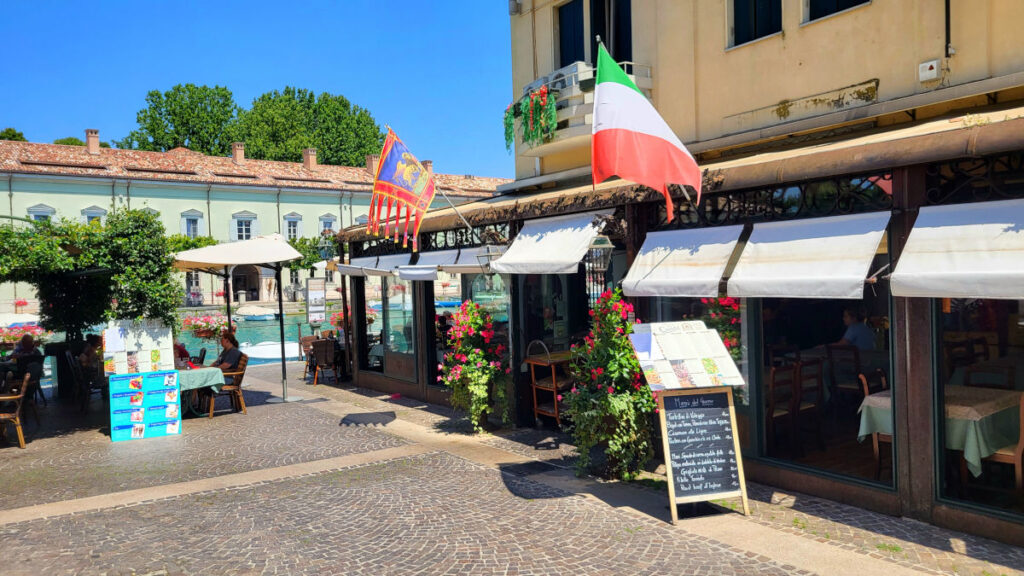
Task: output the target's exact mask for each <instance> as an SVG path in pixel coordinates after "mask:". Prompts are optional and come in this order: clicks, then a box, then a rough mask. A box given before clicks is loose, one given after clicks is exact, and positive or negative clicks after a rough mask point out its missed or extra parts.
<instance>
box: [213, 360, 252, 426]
mask: <svg viewBox="0 0 1024 576" xmlns="http://www.w3.org/2000/svg"><path fill="white" fill-rule="evenodd" d="M248 364H249V356H248V355H247V354H242V357H241V358H239V359H238V367H237V368H235V369H234V370H232V371H231V372H225V373H224V375H225V376H231V384H225V385H224V386H222V387H221V389H220V392H218V393H211V394H210V418H213V404H214V401H216V400H217V396H225V395H227V396H229V397H230V398H231V409H232V410H234V411H235V412H238V411H239V410H241V412H242V414H248V412H246V411H245V398H243V397H242V378H244V377H245V367H246V365H248Z"/></svg>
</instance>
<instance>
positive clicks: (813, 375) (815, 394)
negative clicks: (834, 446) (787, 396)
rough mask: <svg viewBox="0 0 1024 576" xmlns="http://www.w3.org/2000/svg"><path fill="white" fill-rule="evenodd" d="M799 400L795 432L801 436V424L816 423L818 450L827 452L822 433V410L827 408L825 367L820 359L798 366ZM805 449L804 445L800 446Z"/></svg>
mask: <svg viewBox="0 0 1024 576" xmlns="http://www.w3.org/2000/svg"><path fill="white" fill-rule="evenodd" d="M797 379H798V381H799V382H800V387H799V388H797V398H796V401H795V402H794V406H796V412H795V414H794V416H795V418H796V425H795V427H794V428H795V430H796V433H797V434H799V432H800V430H801V429H802V428H801V424H802V423H803V421H804V419H805V418H807V419H809V420H811V421H812V422H813V423H814V432H815V434H814V435H815V437H816V438H817V439H818V448H820V449H821V450H825V435H824V434H822V431H821V420H822V409H824V407H825V366H824V363H823V362H822V361H821V360H820V359H814V360H806V361H803V362H800V363H798V364H797ZM799 447H800V448H801V449H802V448H803V443H800V444H799Z"/></svg>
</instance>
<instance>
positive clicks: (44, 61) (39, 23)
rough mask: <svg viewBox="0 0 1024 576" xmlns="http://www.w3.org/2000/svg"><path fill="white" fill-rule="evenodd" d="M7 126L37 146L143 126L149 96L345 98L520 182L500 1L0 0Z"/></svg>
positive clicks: (461, 162) (480, 170)
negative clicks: (206, 92)
mask: <svg viewBox="0 0 1024 576" xmlns="http://www.w3.org/2000/svg"><path fill="white" fill-rule="evenodd" d="M0 38H3V39H4V45H5V46H7V50H8V53H7V55H6V56H5V57H4V58H3V59H2V60H0V62H2V63H0V128H3V127H6V126H12V127H14V128H16V129H18V130H21V131H22V132H24V133H25V137H26V138H28V139H29V140H30V141H33V142H51V141H53V140H54V139H56V138H61V137H64V136H77V137H79V138H83V139H84V132H85V129H86V128H97V129H99V131H100V138H101V139H102V140H111V139H115V138H121V137H123V136H124V135H125V134H127V133H128V131H129V130H131V129H133V128H134V127H135V126H136V123H135V114H136V112H137V111H138V110H139V109H140V108H142V107H143V106H144V104H145V102H144V98H145V95H146V92H148V91H149V90H153V89H159V90H166V89H168V88H170V87H171V86H173V85H175V84H179V83H187V82H192V83H195V84H210V85H214V84H219V85H222V86H226V87H228V88H229V89H230V90H231V91H232V92H233V93H234V97H235V101H236V102H237V103H239V104H240V105H242V106H244V107H248V106H249V104H250V103H251V102H252V100H253V98H255V97H256V96H258V95H260V94H262V93H264V92H267V91H269V90H273V89H281V88H283V87H284V86H286V85H292V86H297V87H301V88H308V89H311V90H314V91H315V92H323V91H326V92H331V93H340V94H344V95H345V96H346V97H347V98H348V99H349V100H350V101H352V102H353V103H355V104H358V105H360V106H363V107H365V108H368V109H369V110H370V111H371V112H372V113H373V115H374V117H375V118H376V119H377V121H378V123H380V124H381V127H382V128H383V126H384V125H385V124H389V125H391V127H392V128H393V129H394V130H395V132H396V133H398V135H399V136H400V137H401V138H402V140H403V141H405V143H406V144H407V145H408V146H409V148H410V149H411V150H412V151H413V153H414V154H416V155H417V156H418V157H419V158H420V159H422V160H433V161H434V169H435V170H437V171H438V172H449V173H456V174H477V175H483V176H503V177H511V176H512V175H513V161H512V157H511V156H509V155H508V153H506V152H505V144H504V138H503V131H502V120H501V118H502V112H503V111H504V109H505V106H506V105H507V104H508V102H509V101H510V100H511V94H512V87H511V84H512V80H511V61H510V40H509V21H508V7H507V4H506V3H505V2H499V1H495V0H420V1H418V2H415V1H412V0H337V1H335V2H321V1H306V2H280V1H278V2H270V1H252V2H241V1H238V2H235V1H231V2H224V1H217V2H213V1H190V2H170V1H162V2H157V1H152V2H150V1H147V2H115V1H102V2H81V1H76V2H70V1H69V2H57V1H52V2H51V1H48V2H29V1H15V0H12V1H8V2H0Z"/></svg>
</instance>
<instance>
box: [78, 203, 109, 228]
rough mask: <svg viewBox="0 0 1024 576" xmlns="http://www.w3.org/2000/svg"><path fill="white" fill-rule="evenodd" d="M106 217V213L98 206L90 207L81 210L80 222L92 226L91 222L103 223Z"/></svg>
mask: <svg viewBox="0 0 1024 576" xmlns="http://www.w3.org/2000/svg"><path fill="white" fill-rule="evenodd" d="M106 217H107V211H106V210H104V209H103V208H100V207H99V206H90V207H88V208H86V209H84V210H82V222H83V223H85V224H92V223H93V222H99V223H101V224H102V223H103V219H104V218H106Z"/></svg>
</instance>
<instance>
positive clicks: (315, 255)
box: [288, 238, 323, 270]
mask: <svg viewBox="0 0 1024 576" xmlns="http://www.w3.org/2000/svg"><path fill="white" fill-rule="evenodd" d="M288 243H289V244H291V246H292V248H295V250H297V251H298V252H299V254H302V259H301V260H293V261H291V262H289V263H288V268H290V269H292V270H312V269H313V265H314V264H316V263H317V262H320V261H321V260H323V258H321V257H320V248H319V243H320V239H319V238H294V239H292V240H289V241H288Z"/></svg>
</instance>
